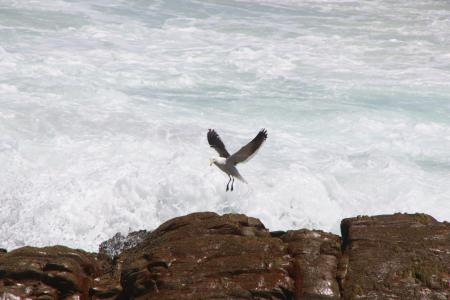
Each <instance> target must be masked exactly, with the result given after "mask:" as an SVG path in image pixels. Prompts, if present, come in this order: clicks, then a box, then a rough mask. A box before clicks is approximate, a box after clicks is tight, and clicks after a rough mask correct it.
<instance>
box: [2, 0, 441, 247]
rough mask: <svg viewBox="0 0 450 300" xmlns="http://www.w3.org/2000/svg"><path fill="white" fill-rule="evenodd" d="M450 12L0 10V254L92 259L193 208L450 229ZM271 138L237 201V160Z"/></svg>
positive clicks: (276, 224) (11, 5) (170, 5)
mask: <svg viewBox="0 0 450 300" xmlns="http://www.w3.org/2000/svg"><path fill="white" fill-rule="evenodd" d="M449 28H450V3H449V2H448V1H441V0H417V1H406V0H400V1H387V0H386V1H384V0H375V1H359V0H358V1H352V0H350V1H342V0H309V1H289V0H284V1H281V0H261V1H228V0H227V1H193V0H191V1H147V0H145V1H144V0H133V1H118V0H115V1H103V0H96V1H93V0H89V1H87V0H86V1H79V0H70V1H69V0H66V1H63V0H56V1H47V2H42V1H33V0H4V1H1V2H0V166H1V170H0V208H1V215H0V247H7V248H10V249H11V248H15V247H19V246H22V245H25V244H31V245H38V246H42V245H48V244H55V243H60V244H65V245H68V246H73V247H81V248H85V249H89V250H95V249H96V247H97V245H98V243H99V242H100V241H102V240H105V239H107V238H109V237H111V236H112V235H113V234H114V233H115V232H117V231H122V232H124V233H126V232H128V231H129V230H130V229H132V230H136V229H142V228H147V229H151V228H154V227H156V226H157V225H159V224H160V223H161V222H163V221H165V220H167V219H168V218H171V217H175V216H178V215H182V214H186V213H189V212H194V211H205V210H210V211H216V212H219V213H226V212H242V213H246V214H249V215H252V216H255V217H259V218H260V219H261V220H262V221H263V222H264V223H265V224H266V225H267V226H268V227H270V228H271V229H273V230H276V229H287V228H299V227H308V228H310V227H314V228H320V229H324V230H331V231H334V232H338V227H339V220H340V219H341V218H343V217H348V216H354V215H358V214H380V213H393V212H398V211H400V212H425V213H429V214H432V215H434V216H435V217H436V218H438V219H439V220H449V219H450V50H449V49H450V30H449ZM261 127H265V128H267V129H268V132H269V139H268V141H267V143H266V144H265V145H264V147H263V148H262V149H261V151H260V152H259V153H258V155H257V156H256V157H255V158H254V159H253V160H252V161H251V163H249V164H246V165H242V166H241V167H240V170H241V173H242V174H243V176H244V177H245V178H246V179H247V180H248V181H249V182H250V185H248V186H245V185H242V184H240V183H237V184H236V191H235V192H233V193H225V184H226V182H227V177H226V176H224V175H223V174H221V173H220V172H219V171H218V170H217V169H215V168H210V167H209V165H208V159H209V158H210V157H212V156H213V155H215V154H214V153H213V151H212V150H210V149H209V148H208V146H207V144H206V139H205V135H206V131H207V129H208V128H216V129H217V130H218V131H219V133H220V134H221V135H222V138H223V140H224V141H225V143H226V144H227V145H228V148H229V150H230V151H234V150H237V149H238V148H239V147H240V146H241V145H242V144H243V143H246V142H247V141H248V140H249V139H250V138H252V137H253V136H254V135H255V134H256V133H257V131H258V130H259V129H260V128H261Z"/></svg>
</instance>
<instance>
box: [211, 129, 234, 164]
mask: <svg viewBox="0 0 450 300" xmlns="http://www.w3.org/2000/svg"><path fill="white" fill-rule="evenodd" d="M207 138H208V143H209V145H210V146H211V147H212V148H214V149H215V150H216V151H217V153H219V156H220V157H225V158H228V157H230V154H229V153H228V151H227V149H225V145H224V144H223V142H222V140H221V139H220V137H219V135H218V134H217V132H216V131H215V130H214V129H209V130H208V134H207Z"/></svg>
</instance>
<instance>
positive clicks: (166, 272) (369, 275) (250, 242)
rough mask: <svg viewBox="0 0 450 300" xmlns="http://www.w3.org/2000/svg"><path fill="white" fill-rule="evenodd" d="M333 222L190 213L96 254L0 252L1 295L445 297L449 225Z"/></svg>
mask: <svg viewBox="0 0 450 300" xmlns="http://www.w3.org/2000/svg"><path fill="white" fill-rule="evenodd" d="M341 228H342V241H341V238H340V237H339V236H336V235H334V234H331V233H326V232H323V231H320V230H306V229H300V230H292V231H287V232H269V231H268V230H267V229H266V228H265V226H264V225H263V224H262V223H261V222H260V221H259V220H258V219H255V218H251V217H247V216H245V215H239V214H227V215H223V216H220V215H217V214H215V213H195V214H191V215H187V216H184V217H179V218H175V219H172V220H170V221H168V222H166V223H164V224H162V225H161V226H160V227H159V228H157V229H156V230H155V231H153V232H145V231H141V232H138V233H133V234H132V238H130V239H127V238H125V237H123V236H116V237H114V238H113V239H111V240H109V241H107V242H106V243H103V244H102V246H101V249H100V250H101V251H100V253H98V254H92V253H87V252H84V251H82V250H73V249H70V248H66V247H62V246H54V247H45V248H33V247H24V248H20V249H17V250H14V251H11V252H6V251H0V299H150V300H151V299H158V300H170V299H177V300H183V299H421V300H422V299H450V275H449V274H450V224H449V223H446V222H443V223H440V222H437V221H436V220H434V219H433V218H432V217H430V216H427V215H423V214H414V215H407V214H395V215H388V216H375V217H357V218H350V219H344V220H343V221H342V224H341ZM121 251H122V252H121ZM119 252H121V253H120V254H119ZM111 256H113V257H111Z"/></svg>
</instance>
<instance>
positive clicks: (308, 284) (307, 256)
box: [281, 229, 341, 300]
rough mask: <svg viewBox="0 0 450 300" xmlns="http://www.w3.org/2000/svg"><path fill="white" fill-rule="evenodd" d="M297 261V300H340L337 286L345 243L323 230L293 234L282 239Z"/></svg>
mask: <svg viewBox="0 0 450 300" xmlns="http://www.w3.org/2000/svg"><path fill="white" fill-rule="evenodd" d="M281 239H282V240H283V242H285V243H286V244H287V245H288V251H289V254H290V255H291V256H292V257H293V258H294V270H295V272H294V279H295V282H296V290H295V299H311V300H312V299H340V298H341V295H340V291H339V284H338V282H337V279H336V278H337V269H338V262H339V259H340V257H341V251H340V250H341V247H340V246H341V239H340V238H339V237H338V236H337V235H334V234H331V233H326V232H323V231H321V230H307V229H301V230H292V231H288V232H287V233H286V234H284V235H282V236H281Z"/></svg>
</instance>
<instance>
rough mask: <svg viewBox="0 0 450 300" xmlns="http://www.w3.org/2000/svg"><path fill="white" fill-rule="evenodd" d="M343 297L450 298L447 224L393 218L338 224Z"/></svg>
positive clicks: (449, 230) (417, 218) (428, 219)
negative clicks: (341, 250)
mask: <svg viewBox="0 0 450 300" xmlns="http://www.w3.org/2000/svg"><path fill="white" fill-rule="evenodd" d="M341 230H342V236H343V249H344V256H343V257H344V259H343V260H342V269H343V270H344V273H345V274H344V275H343V276H342V288H343V289H342V292H343V296H344V298H345V299H442V300H447V299H450V224H449V223H440V222H437V221H436V220H435V219H433V218H432V217H430V216H428V215H424V214H415V215H406V214H395V215H386V216H376V217H358V218H351V219H344V220H343V221H342V223H341Z"/></svg>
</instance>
